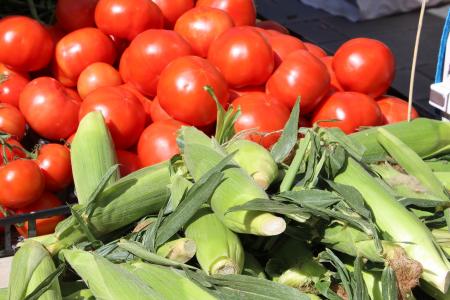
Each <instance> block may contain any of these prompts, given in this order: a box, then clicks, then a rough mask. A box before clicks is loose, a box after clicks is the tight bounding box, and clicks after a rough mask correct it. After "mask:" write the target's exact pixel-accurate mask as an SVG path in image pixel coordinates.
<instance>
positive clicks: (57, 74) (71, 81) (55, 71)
mask: <svg viewBox="0 0 450 300" xmlns="http://www.w3.org/2000/svg"><path fill="white" fill-rule="evenodd" d="M51 71H52V75H53V78H55V79H56V80H58V81H59V82H60V83H61V84H62V85H64V86H65V87H76V86H77V79H78V78H70V77H68V76H67V75H66V74H64V72H63V71H62V70H61V68H60V67H59V66H58V64H57V63H56V61H55V60H54V61H53V62H52V64H51Z"/></svg>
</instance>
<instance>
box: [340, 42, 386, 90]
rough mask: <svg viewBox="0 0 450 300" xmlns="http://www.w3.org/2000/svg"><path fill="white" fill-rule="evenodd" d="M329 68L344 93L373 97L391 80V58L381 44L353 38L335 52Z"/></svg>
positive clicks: (384, 88) (384, 46)
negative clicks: (352, 92) (333, 72)
mask: <svg viewBox="0 0 450 300" xmlns="http://www.w3.org/2000/svg"><path fill="white" fill-rule="evenodd" d="M333 69H334V71H335V72H336V77H337V79H338V80H339V82H340V83H341V85H342V87H343V88H344V89H345V90H346V91H354V92H360V93H364V94H367V95H370V96H372V97H375V98H376V97H378V96H381V95H383V94H384V93H385V92H386V90H387V89H388V88H389V86H390V85H391V83H392V81H393V80H394V75H395V58H394V55H393V54H392V52H391V50H390V49H389V48H388V47H387V46H386V45H385V44H383V43H382V42H380V41H377V40H373V39H367V38H357V39H352V40H349V41H347V42H345V43H344V44H343V45H342V46H341V47H340V48H339V49H338V50H337V51H336V54H335V55H334V59H333Z"/></svg>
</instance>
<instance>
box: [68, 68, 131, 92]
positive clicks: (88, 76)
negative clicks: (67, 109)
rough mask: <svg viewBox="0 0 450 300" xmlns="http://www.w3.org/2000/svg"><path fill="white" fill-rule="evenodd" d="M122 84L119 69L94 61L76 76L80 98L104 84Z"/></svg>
mask: <svg viewBox="0 0 450 300" xmlns="http://www.w3.org/2000/svg"><path fill="white" fill-rule="evenodd" d="M121 84H122V78H121V77H120V73H119V71H117V70H116V69H115V68H114V67H113V66H111V65H109V64H107V63H103V62H96V63H93V64H91V65H89V66H88V67H86V69H84V70H83V71H82V72H81V73H80V76H79V77H78V83H77V89H78V94H80V96H81V98H83V99H84V98H86V96H87V95H88V94H89V93H90V92H92V91H95V90H96V89H98V88H100V87H105V86H118V85H121Z"/></svg>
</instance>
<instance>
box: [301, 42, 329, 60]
mask: <svg viewBox="0 0 450 300" xmlns="http://www.w3.org/2000/svg"><path fill="white" fill-rule="evenodd" d="M303 44H304V45H305V47H306V49H307V50H308V51H309V52H310V53H311V54H312V55H314V56H315V57H317V58H322V57H325V56H327V55H328V54H327V52H326V51H325V50H323V49H322V48H320V47H319V46H317V45H315V44H312V43H308V42H305V43H303Z"/></svg>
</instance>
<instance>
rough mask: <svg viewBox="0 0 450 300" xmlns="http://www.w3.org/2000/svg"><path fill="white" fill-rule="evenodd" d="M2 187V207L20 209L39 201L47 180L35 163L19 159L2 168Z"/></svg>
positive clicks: (0, 181)
mask: <svg viewBox="0 0 450 300" xmlns="http://www.w3.org/2000/svg"><path fill="white" fill-rule="evenodd" d="M0 186H1V187H2V188H1V189H0V205H1V206H4V207H7V208H10V209H19V208H23V207H25V206H27V205H30V204H31V203H33V202H34V201H36V200H37V199H39V197H40V196H41V195H42V193H43V192H44V188H45V178H44V175H43V174H42V172H41V170H40V169H39V167H38V165H37V164H36V163H35V162H34V161H32V160H25V159H18V160H13V161H11V162H9V163H8V164H6V165H4V166H1V167H0Z"/></svg>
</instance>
